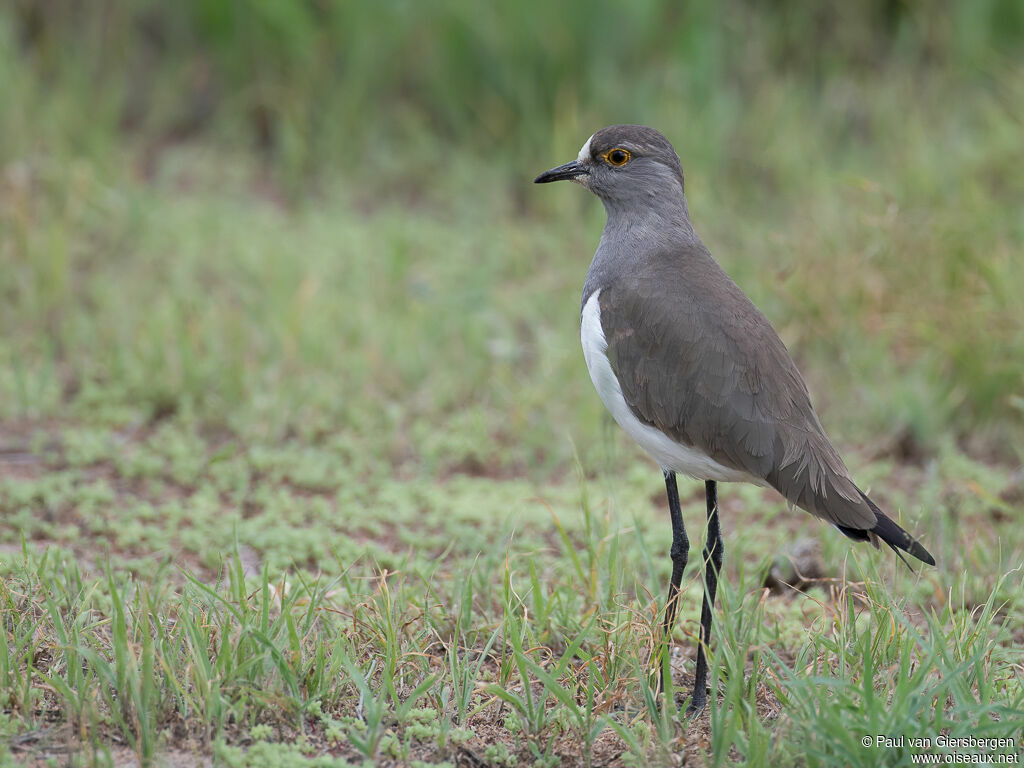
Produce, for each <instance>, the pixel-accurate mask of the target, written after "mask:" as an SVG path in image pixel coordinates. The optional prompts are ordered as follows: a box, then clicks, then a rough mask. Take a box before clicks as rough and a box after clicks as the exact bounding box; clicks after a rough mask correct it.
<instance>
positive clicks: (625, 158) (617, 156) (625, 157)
mask: <svg viewBox="0 0 1024 768" xmlns="http://www.w3.org/2000/svg"><path fill="white" fill-rule="evenodd" d="M630 157H632V155H630V154H629V150H628V149H622V148H621V147H616V148H615V149H610V150H608V151H607V152H605V155H604V159H605V160H607V161H608V163H609V165H614V166H615V167H616V168H621V167H622V166H624V165H625V164H626V163H628V162H629V158H630Z"/></svg>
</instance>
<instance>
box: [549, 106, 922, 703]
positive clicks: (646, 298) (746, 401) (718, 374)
mask: <svg viewBox="0 0 1024 768" xmlns="http://www.w3.org/2000/svg"><path fill="white" fill-rule="evenodd" d="M562 180H568V181H573V182H575V183H577V184H580V185H582V186H584V187H586V188H587V189H589V190H590V191H591V192H593V193H594V194H595V195H597V197H598V198H600V200H601V202H602V203H603V204H604V207H605V212H606V214H607V220H606V223H605V226H604V230H603V232H602V233H601V240H600V243H599V244H598V247H597V251H596V253H595V254H594V258H593V261H592V262H591V264H590V269H589V270H588V271H587V277H586V280H585V282H584V285H583V296H582V300H581V303H580V340H581V342H582V345H583V355H584V359H585V361H586V365H587V369H588V371H589V373H590V378H591V379H592V381H593V383H594V387H595V388H596V390H597V393H598V395H599V396H600V398H601V400H602V402H603V403H604V405H605V407H606V408H607V409H608V411H610V413H611V415H612V417H613V418H614V420H615V421H616V422H617V423H618V424H619V426H620V427H621V428H622V429H623V430H624V431H625V432H626V433H627V434H628V435H629V436H630V437H631V438H633V440H635V441H636V442H637V443H639V444H640V446H641V447H643V448H644V450H646V452H647V453H648V454H650V456H651V457H653V458H654V460H655V461H656V462H657V463H658V465H659V466H660V467H661V470H662V474H663V476H664V480H665V489H666V494H667V496H668V508H669V517H670V519H671V522H672V545H671V548H670V551H669V556H670V558H671V561H672V576H671V580H670V583H669V591H668V599H667V601H666V606H665V614H664V621H663V623H662V637H663V641H662V644H661V648H662V649H663V650H664V649H665V648H667V647H668V645H669V643H670V641H671V635H672V629H673V624H674V621H675V615H676V604H677V602H678V598H679V587H680V582H681V579H682V575H683V571H684V570H685V568H686V565H687V562H688V558H689V550H690V542H689V539H688V537H687V535H686V528H685V525H684V522H683V516H682V511H681V508H680V502H679V490H678V485H677V482H676V475H677V474H681V475H684V476H688V477H690V478H693V479H695V480H702V481H704V488H705V498H706V502H707V503H706V508H707V509H706V511H707V535H706V540H705V544H704V548H703V551H702V562H703V568H704V599H703V603H702V606H701V616H700V635H699V640H698V645H697V661H696V669H695V672H694V675H695V677H694V684H693V692H692V694H691V696H690V699H689V705H688V706H687V710H686V713H687V715H689V716H691V717H694V716H696V715H697V714H699V713H700V712H701V710H702V709H703V708H704V707H705V706H706V704H707V674H708V661H707V649H708V648H709V647H710V640H711V626H712V611H713V609H714V605H715V595H716V592H717V589H718V580H719V574H720V573H721V570H722V558H723V544H722V533H721V526H720V522H719V509H718V483H729V482H747V483H753V484H755V485H760V486H768V487H770V488H774V489H775V490H776V491H778V492H779V493H780V494H781V495H782V497H783V498H784V499H785V500H786V501H787V502H788V503H789V504H790V506H795V507H799V508H801V509H804V510H806V511H807V512H809V513H811V514H812V515H815V516H817V517H819V518H821V519H823V520H825V521H827V522H829V523H831V524H832V525H833V526H835V527H836V528H837V529H838V530H839V531H840V532H841V533H843V534H845V535H846V536H847V537H849V538H851V539H854V540H856V541H867V542H870V543H872V544H873V545H874V546H875V547H876V548H878V547H879V546H880V543H884V544H887V545H889V547H891V548H892V549H893V551H894V552H895V553H896V554H897V555H898V556H899V557H900V559H901V560H903V561H904V563H906V560H905V559H904V558H903V555H902V554H901V550H902V551H903V552H906V553H908V554H910V555H911V556H913V557H915V558H917V559H918V560H920V561H922V562H924V563H927V564H928V565H935V559H934V558H933V557H932V556H931V554H929V553H928V551H927V550H926V549H925V548H924V547H923V546H922V545H921V544H920V543H918V542H917V541H916V540H915V539H914V538H913V537H912V536H911V535H910V534H908V533H907V532H906V531H905V530H903V528H901V527H900V526H899V525H897V524H896V523H895V522H894V521H893V520H892V519H890V518H889V517H888V516H886V514H885V513H884V512H883V511H882V510H881V509H879V507H878V506H877V505H876V504H875V503H874V502H873V501H872V500H871V499H870V498H868V496H867V494H865V493H864V492H863V491H862V490H861V489H860V488H859V487H858V486H857V484H856V483H855V482H854V480H853V478H852V477H851V475H850V471H849V470H848V469H847V467H846V465H845V464H844V463H843V460H842V458H841V457H840V455H839V452H838V451H837V450H836V448H835V447H834V446H833V445H832V442H831V441H830V440H829V438H828V436H827V435H826V434H825V430H824V428H823V427H822V425H821V421H820V420H819V419H818V416H817V414H816V413H815V411H814V408H813V406H812V405H811V399H810V395H809V393H808V390H807V386H806V384H805V383H804V380H803V377H802V376H801V375H800V371H799V370H798V369H797V366H796V364H795V363H794V362H793V359H792V357H790V355H789V352H788V351H787V349H786V347H785V345H784V344H783V342H782V340H781V339H780V338H779V335H778V333H776V331H775V329H774V328H773V327H772V324H771V323H770V322H769V321H768V319H767V318H766V317H765V316H764V315H763V314H762V313H761V311H760V310H759V309H758V308H757V307H756V306H755V305H754V303H753V302H752V301H751V300H750V299H749V298H748V297H747V296H746V294H745V293H743V291H742V290H741V289H740V288H739V286H737V284H736V283H735V282H733V280H732V279H731V278H730V277H729V276H728V275H727V274H726V273H725V271H724V270H723V269H722V267H721V266H720V265H719V264H718V262H717V261H716V260H715V259H714V258H713V257H712V255H711V253H710V252H709V251H708V249H707V247H706V246H705V245H704V243H703V242H702V241H701V239H700V238H699V237H698V236H697V233H696V232H695V231H694V228H693V225H692V224H691V222H690V212H689V208H688V206H687V202H686V194H685V183H684V176H683V168H682V164H681V163H680V160H679V156H678V155H677V154H676V151H675V149H674V148H673V147H672V144H671V143H670V142H669V141H668V139H666V138H665V136H663V135H662V134H661V133H659V132H658V131H656V130H655V129H653V128H649V127H647V126H643V125H613V126H610V127H607V128H603V129H601V130H599V131H597V132H596V133H595V134H593V135H592V136H591V137H590V138H589V139H587V141H586V142H585V143H584V144H583V147H582V148H581V149H580V151H579V155H578V156H577V157H576V159H575V160H572V161H570V162H568V163H565V164H563V165H559V166H558V167H556V168H552V169H550V170H548V171H545V172H544V173H542V174H540V175H539V176H537V177H536V179H534V182H535V183H537V184H545V183H548V182H554V181H562ZM659 666H660V669H661V680H660V685H661V690H662V691H667V690H668V687H667V685H666V682H667V681H666V679H665V670H666V668H667V666H668V665H667V664H660V665H659Z"/></svg>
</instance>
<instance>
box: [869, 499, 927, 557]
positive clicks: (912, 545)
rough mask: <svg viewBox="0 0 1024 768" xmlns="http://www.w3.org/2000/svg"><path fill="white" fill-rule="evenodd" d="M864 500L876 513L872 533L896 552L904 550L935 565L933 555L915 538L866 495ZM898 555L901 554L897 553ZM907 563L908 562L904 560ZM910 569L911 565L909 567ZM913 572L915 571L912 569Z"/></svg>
mask: <svg viewBox="0 0 1024 768" xmlns="http://www.w3.org/2000/svg"><path fill="white" fill-rule="evenodd" d="M861 495H862V496H864V500H865V501H866V502H867V503H868V505H869V506H870V507H871V511H872V512H874V513H875V527H874V528H872V529H871V532H872V533H873V534H875V535H876V536H877V537H878V538H880V539H881V540H882V541H884V542H885V543H886V544H888V545H889V546H890V547H892V548H893V550H894V551H896V550H898V549H902V550H903V551H904V552H906V553H907V554H908V555H911V556H912V557H916V558H917V559H918V560H920V561H921V562H922V563H925V564H926V565H935V558H934V557H932V555H931V553H930V552H929V551H928V550H927V549H925V548H924V547H922V546H921V545H920V543H918V542H917V541H916V540H915V539H914V537H913V536H911V535H910V534H909V533H907V532H906V531H904V530H903V529H902V528H900V527H899V526H898V525H897V524H896V523H894V522H893V521H892V520H891V519H889V517H887V516H886V514H885V513H884V512H883V511H882V510H880V509H879V508H878V507H877V506H876V505H875V502H873V501H872V500H871V499H869V498H868V497H867V496H865V495H864V494H861ZM896 554H897V555H899V554H900V553H899V552H898V551H896ZM900 559H901V560H903V556H902V555H900ZM903 562H904V563H906V562H907V561H906V560H903ZM907 567H908V568H909V567H910V566H909V564H908V565H907ZM911 570H913V569H912V568H911Z"/></svg>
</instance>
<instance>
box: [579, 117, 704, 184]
mask: <svg viewBox="0 0 1024 768" xmlns="http://www.w3.org/2000/svg"><path fill="white" fill-rule="evenodd" d="M616 147H621V148H623V149H628V150H629V151H630V152H631V153H632V154H633V156H634V158H642V157H646V158H650V159H652V160H656V161H658V162H659V163H661V164H663V165H665V166H666V167H667V168H668V169H669V170H671V171H673V172H674V173H675V175H676V177H677V178H678V179H679V189H680V191H683V190H684V189H685V184H684V181H683V166H682V163H680V162H679V155H677V154H676V150H675V149H674V148H673V146H672V143H671V142H670V141H669V140H668V139H666V138H665V137H664V136H663V135H662V134H661V133H660V132H658V131H656V130H654V129H653V128H648V127H647V126H646V125H610V126H608V127H607V128H602V129H601V130H599V131H598V132H597V133H595V134H594V135H593V136H591V137H590V159H591V161H592V162H597V160H598V158H600V157H601V156H602V155H603V154H605V153H606V152H608V151H609V150H612V149H615V148H616ZM628 170H630V169H629V166H626V167H624V168H623V169H622V171H628Z"/></svg>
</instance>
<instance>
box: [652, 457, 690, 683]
mask: <svg viewBox="0 0 1024 768" xmlns="http://www.w3.org/2000/svg"><path fill="white" fill-rule="evenodd" d="M665 490H666V491H668V512H669V515H670V516H671V518H672V550H671V552H670V554H671V556H672V581H671V582H670V583H669V585H668V602H667V603H666V604H665V623H664V627H663V629H664V632H663V638H664V645H663V646H662V650H663V652H664V653H667V652H668V647H669V640H670V638H671V637H672V624H673V623H674V622H675V619H676V606H677V604H678V602H679V584H680V583H681V582H682V580H683V570H684V569H685V568H686V560H687V558H688V557H689V554H690V540H689V539H688V538H686V526H684V525H683V511H682V510H681V509H680V508H679V488H678V487H676V473H675V472H665ZM666 666H668V665H667V664H665V662H664V659H662V663H661V664H659V671H660V673H661V690H662V691H667V690H668V686H667V684H666V683H667V681H666V680H665V668H666Z"/></svg>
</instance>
